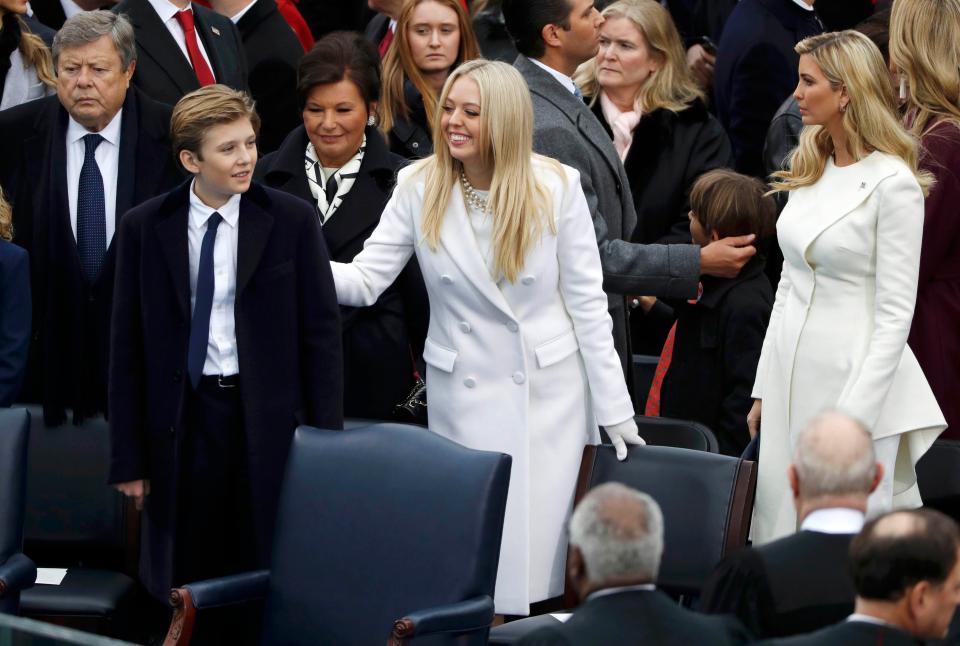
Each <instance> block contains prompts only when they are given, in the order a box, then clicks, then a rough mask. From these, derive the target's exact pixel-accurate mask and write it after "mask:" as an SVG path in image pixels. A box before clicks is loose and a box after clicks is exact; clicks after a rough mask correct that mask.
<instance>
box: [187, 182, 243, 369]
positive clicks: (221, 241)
mask: <svg viewBox="0 0 960 646" xmlns="http://www.w3.org/2000/svg"><path fill="white" fill-rule="evenodd" d="M195 184H196V180H194V182H193V183H191V184H190V213H189V216H188V217H187V238H188V245H189V250H190V315H191V317H192V316H193V308H194V305H195V304H196V300H197V273H198V272H199V270H200V246H201V244H202V243H203V234H205V233H206V232H207V220H209V219H210V216H211V215H213V213H214V212H217V213H219V214H220V217H222V218H223V222H221V223H220V226H219V227H218V228H217V238H216V241H215V242H214V245H213V305H212V307H211V308H210V332H209V334H208V335H207V358H206V361H204V363H203V374H205V375H225V376H229V375H235V374H237V373H238V372H240V364H239V363H238V361H237V335H236V330H235V326H234V319H233V305H234V301H235V299H236V292H237V244H238V242H239V240H240V238H239V230H240V228H239V227H240V195H239V194H237V195H234V196H233V197H231V198H230V199H229V200H228V201H227V203H226V204H224V205H223V206H221V207H220V208H218V209H212V208H210V207H209V206H207V205H206V204H204V203H203V202H202V201H201V200H200V198H199V197H197V194H196V193H194V185H195Z"/></svg>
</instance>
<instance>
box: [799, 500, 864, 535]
mask: <svg viewBox="0 0 960 646" xmlns="http://www.w3.org/2000/svg"><path fill="white" fill-rule="evenodd" d="M863 521H864V516H863V512H862V511H859V510H857V509H850V508H849V507H829V508H826V509H817V510H814V511H812V512H810V513H809V514H807V517H806V518H804V519H803V522H802V523H800V531H806V532H820V533H821V534H858V533H860V530H861V529H863Z"/></svg>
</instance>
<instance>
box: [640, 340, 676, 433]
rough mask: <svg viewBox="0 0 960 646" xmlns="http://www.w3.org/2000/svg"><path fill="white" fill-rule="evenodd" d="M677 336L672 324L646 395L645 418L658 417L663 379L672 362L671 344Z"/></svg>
mask: <svg viewBox="0 0 960 646" xmlns="http://www.w3.org/2000/svg"><path fill="white" fill-rule="evenodd" d="M676 336H677V324H676V323H674V324H673V326H672V327H671V328H670V333H669V334H667V340H666V341H664V343H663V351H662V352H660V361H658V362H657V370H656V372H654V373H653V381H652V382H651V383H650V392H649V393H648V394H647V405H646V407H645V408H644V409H643V414H644V415H646V416H647V417H660V389H661V388H663V378H664V377H665V376H666V374H667V370H669V369H670V361H672V360H673V342H674V339H675V338H676Z"/></svg>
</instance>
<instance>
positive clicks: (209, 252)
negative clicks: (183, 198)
mask: <svg viewBox="0 0 960 646" xmlns="http://www.w3.org/2000/svg"><path fill="white" fill-rule="evenodd" d="M222 221H223V217H221V215H220V214H219V213H216V212H214V214H213V215H211V216H210V219H208V220H207V230H206V232H205V233H204V234H203V241H202V242H201V243H200V266H199V268H198V270H197V293H196V298H195V299H194V303H193V320H192V321H191V322H190V343H189V345H188V346H187V373H188V374H189V375H190V383H191V384H193V387H194V389H196V388H197V386H199V385H200V377H202V376H203V364H204V362H205V361H206V359H207V339H208V336H209V334H210V309H211V308H212V307H213V244H214V242H215V241H216V239H217V227H218V226H220V223H221V222H222Z"/></svg>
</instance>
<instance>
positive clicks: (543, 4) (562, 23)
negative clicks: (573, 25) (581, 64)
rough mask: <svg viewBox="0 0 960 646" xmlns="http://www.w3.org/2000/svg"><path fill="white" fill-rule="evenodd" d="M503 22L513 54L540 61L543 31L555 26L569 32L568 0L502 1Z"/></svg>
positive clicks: (543, 46)
mask: <svg viewBox="0 0 960 646" xmlns="http://www.w3.org/2000/svg"><path fill="white" fill-rule="evenodd" d="M501 8H502V9H503V19H504V22H505V23H506V27H507V32H508V33H509V34H510V37H511V38H512V39H513V43H514V44H515V45H516V46H517V51H518V52H520V53H521V54H523V55H524V56H526V57H528V58H540V57H541V56H543V55H544V53H546V51H547V46H546V43H544V42H543V34H542V32H543V28H544V27H546V26H547V25H557V26H559V27H561V28H562V29H570V14H571V13H573V6H572V5H571V4H570V0H503V2H502V3H501Z"/></svg>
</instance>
